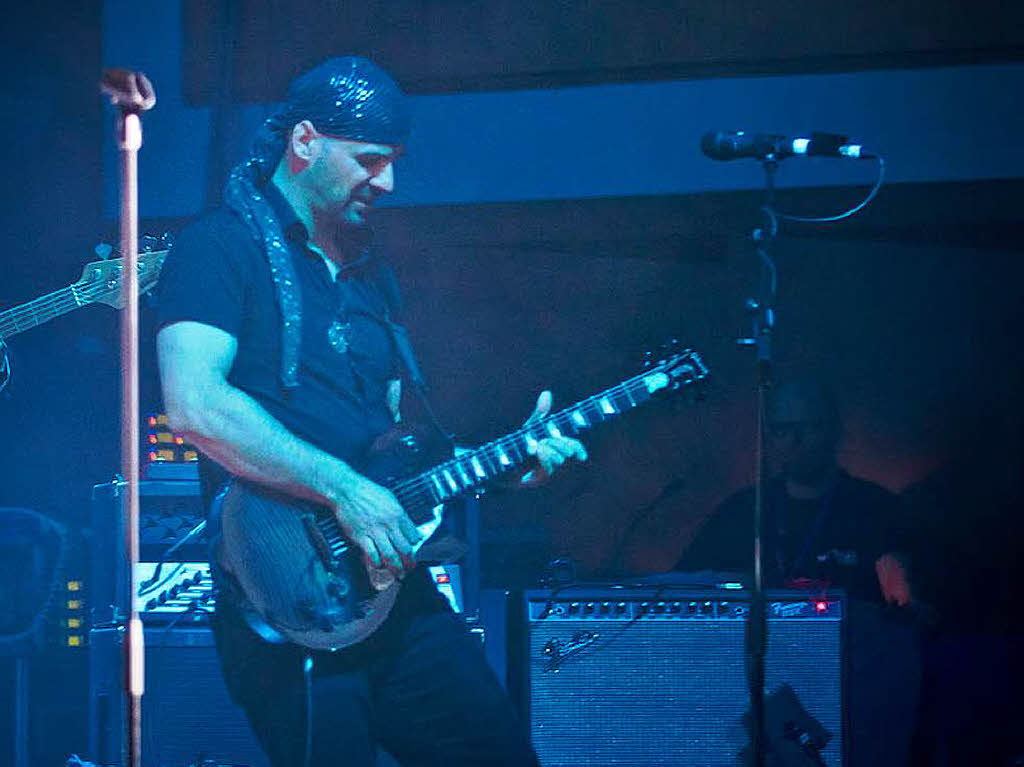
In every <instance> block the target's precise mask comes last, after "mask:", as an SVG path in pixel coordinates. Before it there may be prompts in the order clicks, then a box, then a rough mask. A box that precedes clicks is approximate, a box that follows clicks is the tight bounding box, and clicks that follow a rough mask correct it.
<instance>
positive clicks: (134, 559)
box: [100, 69, 156, 767]
mask: <svg viewBox="0 0 1024 767" xmlns="http://www.w3.org/2000/svg"><path fill="white" fill-rule="evenodd" d="M100 90H101V91H102V92H103V93H104V94H105V95H107V96H108V97H109V98H110V103H111V104H113V105H114V106H115V107H117V109H118V116H117V126H116V140H117V146H118V149H119V150H120V155H121V254H122V257H123V263H122V268H121V297H122V299H123V305H124V308H123V310H122V312H121V476H122V477H123V478H124V485H125V491H126V493H127V497H126V498H125V503H124V505H123V508H124V515H125V524H124V530H125V542H124V545H125V551H126V554H127V556H126V560H127V567H126V568H125V578H126V580H127V588H126V589H125V591H124V593H125V594H127V595H128V605H127V615H128V631H127V633H126V634H125V636H124V656H123V657H124V689H125V693H126V699H127V711H126V725H127V741H128V742H127V762H126V767H142V695H143V691H144V679H145V667H144V658H145V648H144V645H143V632H142V621H141V619H140V618H139V613H138V609H137V607H138V605H137V604H136V599H135V594H134V590H135V589H134V584H135V580H136V578H135V572H136V570H137V569H138V564H139V439H140V434H141V425H140V422H139V269H138V264H139V185H138V178H139V177H138V154H139V149H140V148H141V147H142V119H141V117H140V115H141V114H142V112H144V111H146V110H147V109H151V108H152V107H153V105H154V104H155V103H156V96H155V95H154V93H153V86H152V84H150V82H149V80H148V79H146V76H145V75H143V74H142V73H141V72H131V71H128V70H125V69H107V70H104V72H103V77H102V79H101V80H100Z"/></svg>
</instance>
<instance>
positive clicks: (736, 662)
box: [517, 587, 844, 767]
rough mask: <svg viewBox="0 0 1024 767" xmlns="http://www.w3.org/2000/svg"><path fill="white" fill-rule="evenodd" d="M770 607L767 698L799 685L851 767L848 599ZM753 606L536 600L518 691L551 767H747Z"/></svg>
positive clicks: (668, 598) (733, 596)
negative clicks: (742, 758)
mask: <svg viewBox="0 0 1024 767" xmlns="http://www.w3.org/2000/svg"><path fill="white" fill-rule="evenodd" d="M819 596H820V595H819ZM768 597H769V602H768V625H769V629H768V637H769V638H768V653H767V663H766V687H767V689H768V691H769V692H772V691H773V690H777V689H779V687H780V686H781V685H783V684H787V685H789V686H790V687H791V688H792V690H793V691H794V692H795V693H796V697H797V699H798V700H799V703H800V704H801V705H802V707H803V709H804V710H805V711H806V712H807V713H808V714H809V715H810V716H811V717H813V718H814V720H816V721H817V722H818V723H820V724H821V725H822V726H823V727H824V728H826V729H827V730H828V731H829V732H830V733H831V735H832V737H831V740H830V741H829V742H828V745H827V747H826V748H824V750H823V751H822V753H821V756H822V759H823V761H824V763H825V764H826V765H830V767H840V765H842V764H843V763H844V726H843V724H844V722H843V719H844V712H843V704H842V701H843V673H842V669H843V661H842V648H843V617H844V601H843V599H842V597H841V595H839V594H835V593H829V594H828V595H827V596H821V597H820V598H818V599H815V598H809V597H808V595H807V593H805V592H785V593H782V592H770V593H769V594H768ZM748 609H749V599H748V597H747V595H746V594H745V593H743V592H729V591H721V590H715V591H709V590H692V589H685V590H684V589H672V588H660V589H659V588H644V589H631V588H607V587H602V588H596V589H587V588H583V587H574V588H572V589H562V590H554V591H529V592H526V594H525V599H524V604H523V615H522V616H521V617H522V618H523V619H524V623H523V625H522V629H523V630H524V634H523V637H522V639H521V641H520V642H519V650H520V657H519V658H518V664H517V668H518V669H519V676H520V678H519V679H518V680H517V685H518V687H519V689H520V690H521V691H522V693H523V703H524V705H525V706H526V708H527V711H528V718H529V723H530V735H531V737H532V739H533V744H534V747H535V748H536V750H537V754H538V756H539V757H540V760H541V763H542V764H543V765H544V767H561V766H563V765H564V766H565V767H569V766H570V765H571V766H572V767H579V766H581V765H595V766H597V765H600V766H601V767H612V765H629V767H645V766H646V765H672V766H673V767H718V765H722V767H735V765H736V764H738V761H737V755H738V753H739V752H740V750H741V749H743V748H744V747H745V746H746V745H747V744H748V742H749V738H748V732H747V730H746V728H745V726H744V725H743V722H742V720H743V716H744V714H745V713H746V712H747V711H748V706H749V701H748V693H747V685H746V678H745V672H744V632H745V624H746V617H747V613H748ZM766 716H767V717H768V719H769V722H770V721H771V718H772V711H771V710H768V711H767V713H766ZM794 734H797V735H798V734H799V733H791V737H792V736H793V735H794ZM779 735H780V736H781V733H779Z"/></svg>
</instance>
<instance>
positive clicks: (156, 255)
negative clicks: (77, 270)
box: [71, 235, 170, 309]
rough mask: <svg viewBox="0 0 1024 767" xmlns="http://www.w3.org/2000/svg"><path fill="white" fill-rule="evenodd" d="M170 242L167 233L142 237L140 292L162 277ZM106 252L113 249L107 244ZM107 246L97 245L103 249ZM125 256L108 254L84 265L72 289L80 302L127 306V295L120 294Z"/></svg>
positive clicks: (119, 307) (146, 290) (116, 307)
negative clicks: (118, 256)
mask: <svg viewBox="0 0 1024 767" xmlns="http://www.w3.org/2000/svg"><path fill="white" fill-rule="evenodd" d="M169 247H170V243H169V239H168V236H167V235H164V236H163V237H160V238H156V237H150V236H146V237H143V238H142V243H141V248H140V250H139V264H138V269H139V292H140V293H147V292H149V291H150V290H152V288H153V286H154V285H156V283H157V280H158V279H159V278H160V269H161V268H163V265H164V259H165V258H166V257H167V252H168V250H169ZM104 249H105V250H106V251H107V252H113V251H112V250H110V249H109V248H104ZM104 249H101V248H97V252H98V253H101V252H103V250H104ZM123 268H124V259H123V258H108V259H104V260H102V261H93V262H91V263H88V264H86V265H85V268H84V269H82V276H81V278H80V279H79V280H78V282H76V283H75V284H74V285H72V286H71V289H72V290H73V291H74V294H75V298H76V300H77V301H78V303H79V304H83V305H84V304H88V303H94V302H95V303H101V304H107V305H108V306H112V307H114V308H115V309H123V308H124V297H123V296H122V295H121V278H122V276H123Z"/></svg>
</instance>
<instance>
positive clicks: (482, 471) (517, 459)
mask: <svg viewBox="0 0 1024 767" xmlns="http://www.w3.org/2000/svg"><path fill="white" fill-rule="evenodd" d="M658 375H660V376H662V378H664V377H665V376H664V373H658V372H657V371H656V370H655V371H652V372H648V373H645V374H643V375H638V376H635V377H633V378H630V379H629V380H627V381H624V382H623V383H621V384H619V385H617V386H613V387H612V388H610V389H606V390H605V391H603V392H601V393H600V394H595V395H594V396H592V397H588V398H587V399H584V400H580V401H579V402H577V403H576V404H575V405H572V406H570V407H567V408H565V409H564V410H560V411H558V412H557V413H554V414H551V415H549V416H547V417H545V418H543V419H541V420H538V421H536V422H534V423H531V424H529V425H527V426H524V427H522V428H520V429H517V430H516V431H514V432H511V433H510V434H507V435H506V436H504V437H501V438H500V439H496V440H494V441H493V442H488V443H487V444H485V445H481V446H480V447H478V448H476V449H474V450H471V451H468V452H466V453H463V454H462V455H459V456H458V457H456V458H453V459H451V460H449V461H446V462H445V463H442V464H440V465H439V466H435V467H434V468H433V469H430V470H429V471H425V472H423V473H422V474H420V475H418V476H416V477H413V478H411V479H408V480H405V481H403V482H400V483H398V484H397V485H395V486H393V487H392V488H391V491H392V492H393V493H394V494H395V497H396V498H398V500H399V502H401V504H402V506H403V508H405V510H406V512H407V513H409V515H410V516H411V517H412V519H413V521H414V522H417V524H418V523H419V520H418V518H419V517H424V518H425V515H427V514H428V512H429V510H430V509H432V508H433V507H435V506H437V505H438V504H440V503H444V502H445V501H448V500H451V499H453V498H456V497H458V496H460V495H463V494H465V493H467V492H472V491H474V490H476V489H478V488H479V487H480V486H481V485H483V484H484V483H486V482H488V481H490V480H492V479H494V478H496V477H499V476H501V475H502V474H505V473H507V472H509V471H512V470H513V469H515V468H518V467H521V466H523V465H524V464H525V463H526V462H527V461H529V460H530V459H531V458H532V457H533V455H534V450H535V448H536V445H537V442H538V441H540V440H542V439H545V438H547V437H557V436H574V435H577V434H579V433H581V432H583V431H586V430H587V429H589V428H591V427H592V426H596V425H597V424H600V423H603V422H605V421H609V420H612V419H613V418H616V417H617V416H619V415H621V414H622V413H625V412H627V411H629V410H632V409H633V408H635V407H637V406H638V405H641V404H643V403H644V402H647V401H648V400H650V399H651V397H652V396H653V392H654V391H656V390H657V389H659V388H663V385H657V386H652V378H653V377H656V376H658Z"/></svg>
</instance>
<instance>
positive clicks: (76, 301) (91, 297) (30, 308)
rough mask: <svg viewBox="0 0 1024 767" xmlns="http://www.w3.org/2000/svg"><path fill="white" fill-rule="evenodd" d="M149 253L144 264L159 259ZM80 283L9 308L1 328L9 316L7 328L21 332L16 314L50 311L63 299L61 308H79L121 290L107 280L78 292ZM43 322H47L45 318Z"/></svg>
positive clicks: (4, 313) (140, 275)
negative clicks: (76, 287) (104, 295)
mask: <svg viewBox="0 0 1024 767" xmlns="http://www.w3.org/2000/svg"><path fill="white" fill-rule="evenodd" d="M157 253H158V254H159V253H166V251H158V252H157ZM148 255H150V254H145V255H144V256H143V258H142V259H140V261H141V262H142V263H143V264H144V262H145V260H153V261H156V260H157V259H147V258H146V257H147V256H148ZM147 268H148V267H146V268H145V269H143V271H144V270H146V269H147ZM143 276H146V275H145V274H144V273H143V274H139V278H143ZM79 282H81V281H79ZM108 282H109V281H108ZM118 282H120V278H118ZM78 284H79V283H74V284H72V285H68V286H66V287H63V288H59V289H58V290H55V291H52V292H51V293H47V294H45V295H43V296H40V297H39V298H36V299H33V300H32V301H29V302H27V303H26V304H24V305H22V306H15V307H14V308H12V309H8V310H7V311H5V312H3V314H2V315H0V316H3V315H6V317H4V319H2V321H0V329H2V328H4V325H3V323H4V322H6V319H7V318H9V319H10V322H11V325H8V326H6V328H13V329H14V330H15V332H19V330H20V329H18V327H17V326H18V324H19V323H18V322H17V319H15V318H14V317H15V316H22V317H24V316H26V315H27V314H30V313H32V314H35V313H40V312H42V311H50V310H52V307H55V306H57V305H58V304H60V302H61V301H63V302H65V304H66V305H65V306H61V307H60V308H61V309H67V310H69V311H70V310H72V309H76V308H78V307H79V306H83V305H85V304H87V303H92V302H93V301H95V300H96V299H97V298H98V297H99V296H100V295H102V294H104V293H109V294H111V295H114V294H116V293H118V292H120V285H119V286H117V287H115V288H111V287H110V286H109V285H108V284H106V283H105V282H104V283H103V284H101V285H99V286H94V287H91V288H84V289H82V290H81V291H77V292H76V290H75V286H76V285H78ZM80 299H81V300H80ZM60 313H62V312H61V311H57V313H56V314H52V315H51V316H50V317H47V319H49V318H52V317H53V316H57V315H59V314H60ZM43 322H45V319H44V321H43ZM37 325H38V323H37ZM33 327H35V326H33ZM25 330H28V329H27V328H26V329H25ZM2 333H3V330H0V334H2Z"/></svg>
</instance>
